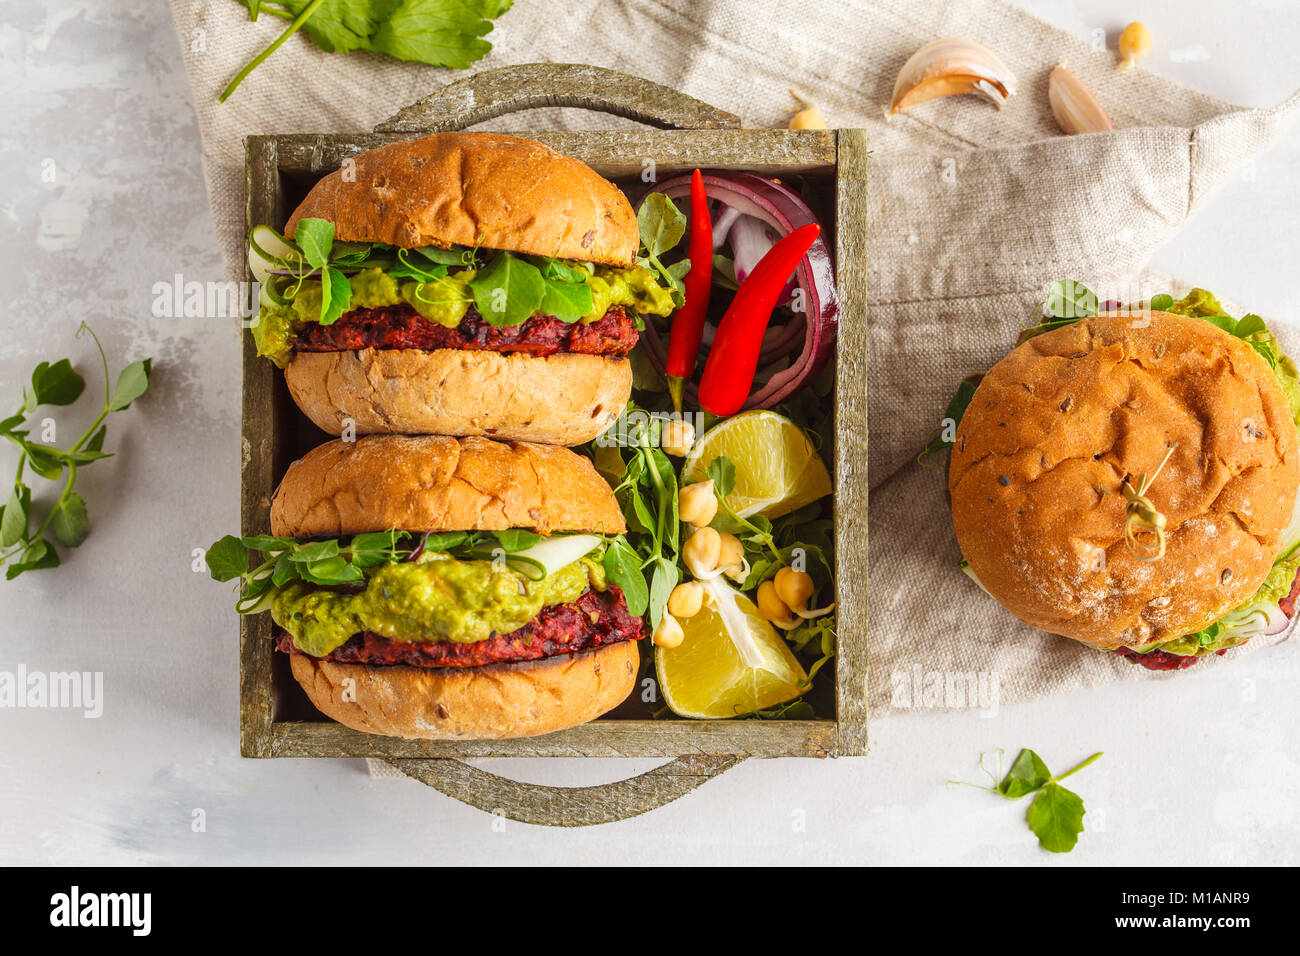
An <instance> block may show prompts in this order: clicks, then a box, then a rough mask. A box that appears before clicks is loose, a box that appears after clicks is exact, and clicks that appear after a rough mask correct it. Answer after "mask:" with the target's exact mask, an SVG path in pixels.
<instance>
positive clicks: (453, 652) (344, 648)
mask: <svg viewBox="0 0 1300 956" xmlns="http://www.w3.org/2000/svg"><path fill="white" fill-rule="evenodd" d="M643 636H644V631H643V629H642V626H641V619H640V618H639V617H633V616H632V615H631V614H629V613H628V610H627V602H626V601H625V600H624V599H623V592H622V591H621V590H619V589H618V588H617V587H615V586H613V585H611V586H610V587H609V588H608V589H607V590H605V591H594V590H592V591H587V592H585V593H584V594H583V595H582V596H581V597H579V598H578V600H576V601H573V602H572V603H570V604H558V605H554V606H552V607H546V608H543V609H542V611H541V613H540V614H538V615H537V617H535V618H533V620H531V621H529V622H528V623H527V624H525V625H524V626H523V627H521V628H520V629H519V630H517V631H513V632H511V633H509V634H499V635H497V636H496V637H492V638H488V639H487V640H485V641H478V642H475V643H470V644H466V643H457V642H454V641H433V642H414V641H394V640H392V639H390V638H387V637H380V636H379V635H378V634H372V633H365V634H355V635H353V636H352V638H350V639H349V640H348V641H347V643H345V644H343V645H341V646H339V647H338V648H336V649H335V650H333V651H331V652H330V653H329V654H327V655H326V656H325V657H323V658H318V659H319V660H327V661H335V662H337V663H341V664H369V665H379V666H382V665H389V664H404V665H406V666H408V667H480V666H483V665H486V664H503V663H513V662H517V661H535V660H541V659H542V658H545V657H554V656H555V655H557V654H573V653H576V652H577V651H586V650H591V649H592V648H596V647H603V646H605V645H608V644H617V643H620V642H622V641H635V640H639V639H640V638H641V637H643ZM276 647H277V648H278V649H279V650H281V651H284V652H285V653H287V654H302V651H300V650H298V648H297V647H295V646H294V643H293V638H292V637H291V636H290V635H289V634H280V635H279V636H278V637H277V638H276Z"/></svg>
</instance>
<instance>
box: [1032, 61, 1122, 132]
mask: <svg viewBox="0 0 1300 956" xmlns="http://www.w3.org/2000/svg"><path fill="white" fill-rule="evenodd" d="M1047 101H1048V103H1050V104H1051V107H1052V115H1053V116H1055V117H1056V124H1057V125H1058V126H1060V127H1061V129H1062V130H1063V131H1065V132H1066V133H1069V134H1070V135H1071V136H1073V135H1075V134H1077V133H1104V132H1105V131H1106V130H1109V129H1114V128H1115V124H1114V123H1112V122H1111V121H1110V117H1109V116H1108V115H1107V114H1106V111H1105V109H1103V108H1102V105H1101V104H1100V103H1099V102H1097V97H1095V96H1093V94H1092V90H1090V89H1088V88H1087V87H1086V86H1084V85H1083V81H1082V80H1080V79H1079V78H1078V77H1077V76H1075V75H1074V74H1073V73H1071V72H1070V71H1069V70H1067V69H1066V68H1065V67H1064V66H1058V67H1057V68H1056V69H1054V70H1053V71H1052V73H1051V75H1050V76H1049V77H1048V78H1047Z"/></svg>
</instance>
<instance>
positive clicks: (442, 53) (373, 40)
mask: <svg viewBox="0 0 1300 956" xmlns="http://www.w3.org/2000/svg"><path fill="white" fill-rule="evenodd" d="M236 2H238V3H240V4H242V5H243V6H244V7H246V8H247V9H248V14H249V17H248V18H249V19H250V20H256V19H257V16H258V14H259V13H262V12H264V13H269V14H271V15H273V16H277V17H280V18H281V19H284V20H290V21H292V22H291V23H290V24H289V25H288V26H287V27H286V28H285V30H284V32H283V33H281V34H280V35H279V36H278V37H276V39H275V40H273V41H272V42H271V43H270V45H269V46H267V47H266V49H264V50H263V51H262V52H261V53H259V54H258V55H257V56H255V57H254V58H253V60H252V62H250V63H249V64H248V65H247V66H245V67H244V68H243V69H242V70H240V71H239V72H238V73H237V74H236V75H235V78H234V79H233V80H231V81H230V84H229V85H228V86H227V87H226V88H225V89H224V90H222V92H221V95H220V96H218V97H217V100H218V102H222V103H224V102H225V101H226V99H227V98H229V96H230V95H231V94H232V93H234V92H235V89H236V88H237V87H238V86H239V84H240V83H242V82H243V81H244V78H245V77H246V76H248V74H249V73H251V72H252V71H253V70H255V69H256V68H257V67H258V66H259V65H260V64H261V63H262V62H263V61H264V60H266V58H267V57H269V56H270V55H271V54H272V53H274V52H275V51H276V50H277V49H278V48H279V47H280V45H281V44H282V43H284V42H285V41H286V40H287V39H289V37H291V36H292V35H293V34H294V33H296V32H298V30H300V29H301V30H305V31H306V32H307V36H309V37H310V38H311V39H312V41H313V42H314V43H315V44H316V45H317V46H319V47H320V48H321V49H322V50H324V51H325V52H326V53H350V52H352V51H353V50H369V51H371V52H374V53H383V54H387V55H388V56H391V57H394V58H396V59H399V60H409V61H413V62H416V63H428V64H429V65H431V66H449V67H455V68H457V69H464V68H465V67H467V66H469V65H470V64H471V63H473V62H474V61H475V60H479V59H481V58H482V57H483V56H484V55H485V54H486V53H487V52H488V51H489V50H491V49H492V44H491V43H489V42H487V41H486V40H484V39H482V37H483V36H484V35H485V34H487V33H490V32H491V30H492V21H493V20H494V19H496V18H497V17H499V16H501V15H502V14H503V13H505V12H506V11H507V10H509V9H510V6H511V2H512V0H236Z"/></svg>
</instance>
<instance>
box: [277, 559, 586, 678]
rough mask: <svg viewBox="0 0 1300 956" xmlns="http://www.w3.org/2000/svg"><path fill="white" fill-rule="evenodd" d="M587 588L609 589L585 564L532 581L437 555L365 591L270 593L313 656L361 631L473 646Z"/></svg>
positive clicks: (386, 573)
mask: <svg viewBox="0 0 1300 956" xmlns="http://www.w3.org/2000/svg"><path fill="white" fill-rule="evenodd" d="M588 588H595V589H596V590H599V591H603V590H605V572H604V569H603V568H602V567H601V566H600V565H599V564H596V563H595V562H592V561H590V560H588V559H586V558H582V559H580V560H578V561H574V562H573V563H572V564H567V565H565V566H564V567H562V568H560V569H559V570H558V571H556V572H554V573H553V574H550V575H548V576H546V577H544V578H542V579H541V580H538V581H534V580H530V579H529V578H527V577H525V576H524V575H522V574H520V573H518V572H517V571H513V570H511V569H509V568H501V567H499V566H497V565H496V564H495V563H494V562H492V561H477V560H459V559H457V558H453V557H450V556H449V555H447V554H443V553H431V554H427V555H424V556H422V558H421V559H420V560H419V561H416V562H408V563H402V564H387V565H384V566H383V567H380V568H379V569H378V570H376V571H375V572H374V574H373V575H371V576H370V577H369V578H368V579H367V580H366V586H365V589H364V590H362V591H357V592H345V591H330V590H321V589H320V588H317V587H315V586H313V585H310V584H307V583H305V582H302V581H294V582H292V583H290V584H286V585H284V586H282V587H279V588H277V589H276V590H275V591H274V592H273V594H272V597H271V617H272V618H274V620H275V623H276V624H278V625H279V626H280V627H282V628H284V629H285V630H286V631H288V632H289V633H290V634H292V635H293V642H294V645H295V646H296V647H297V648H298V649H299V650H300V651H302V652H303V653H305V654H311V655H313V656H315V657H324V656H325V655H326V654H328V653H330V651H333V650H334V649H335V648H337V647H339V646H340V645H342V644H344V643H345V642H346V641H347V640H348V638H350V637H351V636H352V635H354V634H360V633H362V632H363V631H370V632H372V633H374V634H378V635H380V636H381V637H387V638H389V639H391V640H394V641H411V642H421V641H453V642H456V643H461V644H468V643H473V642H476V641H483V640H487V639H488V638H490V637H493V636H494V635H497V634H509V633H510V632H511V631H517V630H519V628H521V627H523V626H524V625H525V624H527V623H528V622H529V621H531V620H532V619H533V618H535V617H536V616H537V615H538V613H539V612H540V611H541V609H542V608H543V607H548V606H551V605H556V604H568V603H570V602H572V601H576V600H577V599H578V598H579V597H581V596H582V594H583V592H585V591H586V590H587V589H588Z"/></svg>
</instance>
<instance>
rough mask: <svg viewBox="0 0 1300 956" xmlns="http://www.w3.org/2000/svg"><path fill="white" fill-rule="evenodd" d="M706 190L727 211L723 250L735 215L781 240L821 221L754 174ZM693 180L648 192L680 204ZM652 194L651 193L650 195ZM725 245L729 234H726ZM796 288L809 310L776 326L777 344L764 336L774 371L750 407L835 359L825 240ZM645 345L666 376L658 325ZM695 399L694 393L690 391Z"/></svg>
mask: <svg viewBox="0 0 1300 956" xmlns="http://www.w3.org/2000/svg"><path fill="white" fill-rule="evenodd" d="M703 178H704V188H705V191H706V192H707V193H708V196H709V198H710V199H712V200H716V201H717V202H719V203H721V204H722V206H723V207H724V209H723V211H722V212H721V213H719V214H718V215H717V216H715V218H714V234H713V239H714V244H715V246H714V247H715V248H717V247H718V245H719V244H720V243H719V236H720V226H721V225H722V224H723V223H724V222H725V223H726V229H727V231H731V230H734V229H735V228H736V223H737V222H738V220H737V219H736V218H735V217H732V216H730V213H731V212H732V211H733V210H734V211H736V212H737V213H738V214H739V215H741V216H752V217H754V218H755V219H758V220H760V221H761V222H763V223H765V224H766V225H768V226H770V227H771V228H772V229H774V230H775V231H776V232H777V234H778V236H784V235H786V234H788V233H790V232H793V231H794V230H795V229H798V228H799V227H800V226H803V225H807V224H808V223H810V222H816V221H817V217H816V216H814V215H813V212H812V210H811V209H809V208H808V204H807V203H805V202H804V201H803V198H802V197H801V196H799V194H798V193H796V192H794V191H793V190H792V189H790V188H789V187H788V186H786V185H785V184H784V183H779V182H775V181H774V180H770V179H765V178H764V177H762V176H758V175H755V174H753V173H705V174H704V177H703ZM690 188H691V177H690V176H689V175H684V176H675V177H673V178H672V179H669V180H667V181H665V182H663V183H660V184H659V185H658V186H657V188H655V189H653V190H650V191H649V192H660V193H663V194H664V195H666V196H668V198H670V199H680V198H682V197H684V196H687V195H689V194H690ZM648 194H649V193H648V192H647V195H648ZM644 201H645V197H644V196H642V197H641V200H640V201H638V203H637V208H638V209H640V206H641V203H642V202H644ZM721 236H722V239H723V240H724V241H725V237H726V233H725V232H721ZM795 285H796V287H797V288H798V289H799V290H801V291H802V293H803V305H804V311H803V313H802V314H798V313H797V314H796V315H795V316H794V319H793V320H791V321H789V322H787V323H784V324H783V325H780V326H776V328H777V329H779V330H780V331H779V333H774V332H772V329H771V328H769V330H768V331H769V333H771V334H772V339H771V340H770V343H769V341H768V340H767V336H764V340H765V341H764V347H763V349H762V351H761V352H760V355H759V364H760V368H761V369H762V368H763V367H764V366H768V367H773V368H769V369H767V371H768V374H769V375H770V377H768V378H767V381H766V382H763V381H761V380H760V379H758V378H756V381H755V385H754V388H753V390H752V391H751V392H750V394H749V398H748V399H746V401H745V405H744V407H745V408H747V409H748V408H771V407H772V406H773V405H777V404H779V403H780V402H782V401H784V400H785V399H786V398H787V397H789V396H790V395H791V394H793V393H794V392H796V391H798V390H799V389H800V388H801V387H802V386H803V385H804V383H805V382H806V381H807V380H808V379H809V378H811V377H812V376H813V375H815V374H817V372H818V371H820V370H821V368H822V366H823V365H825V364H826V361H827V360H828V359H829V358H830V356H831V353H832V351H834V348H835V333H836V329H837V326H838V324H839V314H840V304H839V297H838V296H837V295H836V292H835V267H834V264H833V263H832V261H831V254H830V248H829V247H828V246H827V245H826V241H825V238H824V237H819V238H818V239H817V240H816V241H815V242H814V243H813V245H812V248H810V249H809V250H808V254H807V255H806V256H804V258H803V261H802V262H800V263H799V266H798V267H797V268H796V269H795ZM801 337H802V346H801V348H800V350H799V352H798V353H797V354H793V353H794V348H795V346H796V344H797V343H798V342H799V341H800V338H801ZM642 338H643V340H644V341H645V342H646V353H647V355H648V356H649V357H650V360H651V361H652V362H653V363H654V364H655V365H656V366H657V367H658V368H659V370H660V371H661V372H662V371H663V370H664V363H665V359H666V349H665V346H664V343H663V342H662V341H661V340H660V338H659V335H658V333H657V331H656V330H655V329H654V326H653V324H651V323H646V329H645V333H644V334H643V335H642ZM783 359H787V360H789V366H788V367H786V368H777V367H775V366H776V365H777V363H779V362H780V361H781V360H783ZM687 392H688V394H693V392H694V390H693V389H688V390H687Z"/></svg>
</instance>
